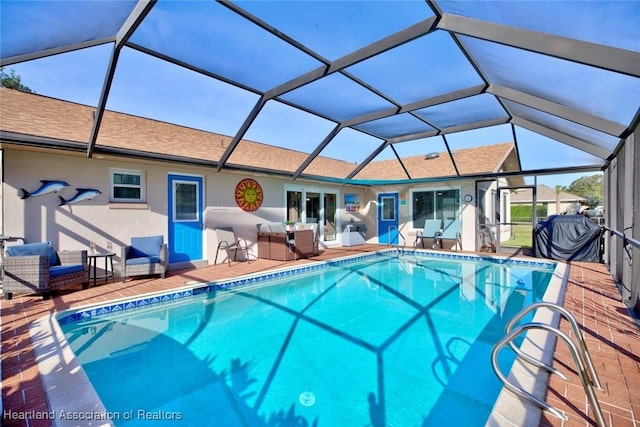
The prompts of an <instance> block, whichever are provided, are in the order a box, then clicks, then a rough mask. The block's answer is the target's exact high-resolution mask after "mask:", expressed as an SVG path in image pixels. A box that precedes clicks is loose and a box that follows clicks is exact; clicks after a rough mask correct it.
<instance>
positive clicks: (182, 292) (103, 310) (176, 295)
mask: <svg viewBox="0 0 640 427" xmlns="http://www.w3.org/2000/svg"><path fill="white" fill-rule="evenodd" d="M396 254H402V255H413V256H418V257H423V258H430V259H441V260H452V261H486V262H492V263H496V264H506V265H513V266H517V267H526V268H539V269H545V270H547V269H548V270H550V271H553V270H554V269H555V267H556V265H557V263H556V262H553V261H533V260H528V259H520V258H504V257H493V256H481V255H463V254H456V253H451V252H435V251H428V250H419V249H418V250H416V249H405V248H393V249H385V250H381V251H377V252H371V253H368V254H365V255H354V256H349V257H344V258H338V259H334V260H329V261H322V262H316V263H312V264H307V265H302V266H298V267H293V268H288V269H282V270H275V271H272V272H268V273H260V274H257V275H249V276H242V277H239V278H234V279H227V280H223V281H211V282H208V283H198V284H194V285H192V287H190V288H184V287H182V288H181V289H177V290H173V291H166V292H163V293H158V294H153V295H141V296H139V297H137V298H136V297H132V298H133V299H128V300H125V301H116V302H111V303H102V304H101V305H98V306H91V307H85V308H79V309H71V310H65V311H62V312H60V313H58V314H57V315H56V316H55V317H56V319H57V321H58V323H59V324H60V325H68V324H70V323H75V322H79V321H87V320H91V319H93V318H96V317H100V316H106V315H108V314H114V313H120V312H123V311H125V310H131V309H137V308H146V307H149V306H152V305H155V304H162V303H167V302H175V301H179V300H181V299H183V298H187V297H190V296H195V295H201V294H206V293H209V292H214V291H220V290H231V289H235V288H238V287H246V286H255V285H258V284H260V283H262V282H264V281H267V280H272V279H275V280H277V279H282V278H286V277H289V276H292V275H298V274H305V273H311V272H315V271H318V270H322V269H326V268H330V267H336V266H341V265H345V264H353V263H357V262H361V261H366V260H369V259H373V258H377V257H380V256H388V255H396Z"/></svg>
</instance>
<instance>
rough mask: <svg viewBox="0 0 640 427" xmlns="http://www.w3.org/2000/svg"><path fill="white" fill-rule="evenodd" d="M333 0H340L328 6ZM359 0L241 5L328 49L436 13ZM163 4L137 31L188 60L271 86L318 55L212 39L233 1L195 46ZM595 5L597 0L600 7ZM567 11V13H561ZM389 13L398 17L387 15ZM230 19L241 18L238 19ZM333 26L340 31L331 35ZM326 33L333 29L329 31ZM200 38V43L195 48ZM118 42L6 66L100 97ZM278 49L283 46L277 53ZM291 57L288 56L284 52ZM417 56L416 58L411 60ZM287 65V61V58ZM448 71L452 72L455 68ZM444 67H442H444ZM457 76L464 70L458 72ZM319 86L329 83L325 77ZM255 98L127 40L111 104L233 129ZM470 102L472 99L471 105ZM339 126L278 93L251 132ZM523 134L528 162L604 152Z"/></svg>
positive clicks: (340, 142) (286, 135)
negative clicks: (357, 10)
mask: <svg viewBox="0 0 640 427" xmlns="http://www.w3.org/2000/svg"><path fill="white" fill-rule="evenodd" d="M331 3H333V4H332V6H331V7H330V6H329V5H331ZM543 3H544V4H547V3H545V2H543ZM352 4H355V3H349V2H344V3H340V2H337V3H336V2H330V3H328V4H320V3H317V4H316V5H317V7H316V8H315V9H314V15H310V14H305V6H306V5H308V3H305V2H290V3H289V6H290V9H291V10H290V11H289V13H291V14H292V15H296V16H298V17H301V18H300V19H293V20H292V19H287V16H286V14H283V13H279V14H274V13H272V12H273V11H272V8H269V7H268V3H265V2H241V3H240V5H241V6H243V7H247V8H248V9H250V10H251V12H252V13H255V14H256V15H258V16H260V17H261V18H262V19H267V20H268V22H270V23H271V24H272V25H277V26H278V28H279V29H280V28H282V29H284V30H286V32H287V34H291V35H293V36H295V37H298V38H299V39H301V40H302V41H303V42H304V43H306V44H307V45H308V46H310V47H312V48H314V49H316V50H317V51H318V52H320V53H321V54H322V55H324V56H325V57H327V58H330V59H335V58H338V57H340V56H342V55H344V54H345V53H347V52H350V51H353V50H355V49H357V48H359V47H360V46H362V45H364V44H366V43H370V42H371V41H374V40H376V39H379V38H380V37H384V36H385V35H387V34H390V33H393V32H395V31H397V30H398V29H400V28H402V27H403V26H406V25H408V24H411V23H413V22H414V21H415V20H416V18H415V15H416V11H420V12H424V11H425V10H426V13H425V15H424V16H427V15H428V13H429V11H428V10H427V9H425V8H426V5H425V4H424V3H423V2H402V3H395V4H396V6H397V5H398V4H401V5H402V7H400V8H398V7H396V6H394V7H393V9H389V7H390V5H391V4H393V3H388V2H379V3H378V2H373V3H367V5H368V6H371V5H375V6H376V7H375V8H371V7H369V8H368V9H363V10H366V11H367V13H368V16H360V15H353V14H351V15H350V14H349V13H348V12H349V10H350V9H353V7H352ZM159 5H161V7H157V6H156V8H154V12H152V14H150V16H149V18H148V22H147V23H145V24H144V26H143V27H141V28H140V33H139V34H138V33H137V34H136V35H135V36H134V37H133V39H132V40H133V41H139V42H145V41H146V42H147V43H148V44H149V45H154V46H153V47H154V48H164V49H169V50H171V49H174V50H175V54H176V55H182V56H184V58H183V59H185V60H187V59H193V58H194V55H198V52H202V48H205V47H206V49H207V52H208V54H207V55H201V58H200V57H199V58H197V60H198V61H199V64H201V65H202V66H203V67H213V66H215V67H219V70H218V69H216V70H217V71H218V72H228V73H231V74H233V75H234V76H238V79H239V80H240V81H241V82H244V83H245V84H247V85H251V86H254V87H256V88H258V89H260V90H264V89H268V88H270V87H272V86H273V85H276V84H278V83H280V82H283V81H286V80H287V79H288V78H289V77H287V76H283V75H281V74H279V73H283V72H284V71H283V70H286V72H291V71H290V69H289V68H287V67H289V66H290V67H291V69H292V70H294V73H293V75H297V74H301V73H302V72H303V71H304V70H308V69H312V68H313V67H314V66H315V65H314V61H309V57H307V56H306V55H297V54H292V53H291V47H290V46H285V47H277V48H274V46H278V45H277V43H276V44H273V43H271V41H270V40H263V38H259V37H256V36H255V35H254V36H251V37H252V40H259V42H256V43H254V44H260V46H252V50H251V53H255V52H256V51H257V52H258V53H259V55H258V58H257V59H255V61H254V62H250V61H249V62H241V61H247V58H248V57H249V56H246V55H245V56H243V55H241V54H242V53H243V52H240V53H238V52H237V51H242V50H243V49H245V48H246V47H245V46H244V45H243V44H242V43H240V42H241V41H242V39H237V40H232V41H231V42H233V43H237V44H235V45H231V46H230V45H226V44H221V43H214V44H212V43H210V42H209V40H211V39H215V37H223V36H227V35H228V33H229V32H230V31H231V30H232V29H235V30H236V31H237V29H238V27H239V26H238V23H237V22H235V20H236V19H237V17H235V16H233V15H232V14H230V12H229V11H227V10H225V9H222V10H221V11H220V12H216V13H217V14H216V16H215V19H217V22H218V24H217V25H216V26H213V28H212V29H210V30H208V33H207V34H206V37H204V38H203V39H202V40H196V41H195V43H196V44H197V45H196V46H191V45H190V42H189V41H188V40H180V39H179V37H177V36H176V35H180V34H183V31H185V29H184V28H183V26H184V24H185V22H188V23H189V24H190V25H189V26H190V27H191V28H192V27H193V19H194V13H195V12H194V11H191V14H190V15H189V14H188V13H187V12H182V13H184V14H185V21H181V22H178V23H176V22H169V16H168V14H169V12H174V11H176V10H182V9H181V8H178V6H179V2H161V3H159ZM202 7H208V6H204V3H202ZM336 7H338V8H339V7H344V8H345V9H344V13H336V10H335V8H336ZM448 7H451V8H452V9H453V10H456V8H461V9H464V8H466V7H468V5H467V4H466V3H465V2H452V3H451V4H450V6H448ZM590 7H591V6H590ZM294 9H295V10H294ZM597 9H598V8H597V7H596V8H595V11H596V12H597ZM391 10H392V11H393V13H394V14H396V15H395V19H387V18H388V17H389V16H388V15H389V13H391V12H390V11H391ZM541 10H543V11H544V8H541ZM280 12H282V11H280ZM536 13H538V12H536ZM196 16H197V13H196ZM559 16H560V17H562V13H560V15H559ZM186 18H189V19H186ZM556 18H557V17H556ZM349 19H358V20H362V21H363V22H366V21H365V19H373V21H369V22H377V21H376V20H378V21H379V23H380V25H377V26H376V25H372V28H376V29H377V30H378V31H377V32H376V31H371V32H368V33H363V32H360V33H354V32H350V31H351V28H353V27H354V26H351V27H350V26H349V22H352V21H349ZM421 19H422V17H421ZM498 19H503V20H513V19H517V17H516V18H514V17H512V16H506V17H498ZM556 21H557V22H556ZM319 22H320V23H321V24H326V25H328V26H331V28H329V31H327V29H326V28H318V29H317V31H316V27H319V25H318V23H319ZM389 22H391V23H392V24H389ZM314 23H315V26H314ZM561 24H562V19H555V20H554V22H553V23H552V25H554V26H557V27H558V28H560V29H562V31H569V32H571V31H572V30H571V29H568V30H565V29H564V27H563V26H562V25H561ZM202 25H204V23H203V24H202ZM607 25H608V24H607ZM230 26H231V27H233V28H230ZM356 27H357V26H356ZM178 29H179V30H180V31H178ZM305 29H306V32H305ZM158 34H163V35H174V37H170V38H169V41H166V40H165V41H164V42H163V41H162V40H161V38H160V37H158ZM328 35H331V36H333V37H334V38H333V39H330V37H329V36H328ZM567 35H571V34H567ZM336 36H341V37H336ZM245 37H249V35H245ZM323 37H325V38H324V39H323ZM327 37H329V39H327ZM278 42H279V41H278ZM274 43H275V42H274ZM155 44H157V46H155ZM198 44H199V45H200V46H199V47H200V48H201V50H198V49H197V47H198ZM232 48H233V49H232ZM427 48H431V47H428V46H426V45H425V47H424V51H426V49H427ZM110 50H111V46H110V45H106V46H99V47H94V48H90V49H84V50H80V51H76V52H71V53H67V54H63V55H57V56H53V57H49V58H43V59H39V60H34V61H31V62H28V63H21V64H15V65H11V66H9V67H6V69H5V71H8V70H11V69H13V70H15V71H16V72H17V73H18V74H19V75H20V76H21V78H22V81H23V83H24V84H25V85H27V86H29V87H30V88H31V89H32V90H34V91H35V92H36V93H38V94H41V95H46V96H51V97H54V98H61V99H65V100H69V101H73V102H78V103H82V104H87V105H96V104H97V102H98V99H99V95H100V91H101V88H102V81H103V79H104V75H105V72H106V67H107V61H108V58H109V54H110ZM274 55H275V56H276V57H275V59H274ZM425 57H427V55H425ZM405 58H406V59H403V56H402V52H401V51H400V50H399V51H396V52H392V53H391V52H390V53H389V54H384V55H381V57H380V61H379V63H378V64H375V63H374V64H373V65H371V66H369V68H367V67H361V66H354V67H353V68H352V69H351V70H349V71H351V72H354V73H358V76H359V77H360V76H361V78H365V79H368V80H371V81H375V79H376V78H378V79H382V81H381V83H382V84H384V80H383V78H384V73H383V70H385V67H389V66H391V67H393V68H398V67H397V66H395V65H394V64H398V63H404V62H410V60H409V57H408V56H407V57H405ZM285 59H286V60H287V62H283V61H284V60H285ZM414 59H416V58H414ZM414 59H411V61H413V60H414ZM422 60H424V58H423V59H422ZM216 61H218V62H216ZM225 61H226V62H225ZM213 62H215V64H213ZM239 65H240V66H239ZM284 65H286V66H287V67H284ZM410 65H411V64H410ZM442 67H445V69H446V67H449V68H451V67H454V68H455V67H458V68H455V69H457V70H458V71H462V69H461V68H460V67H461V65H459V60H458V59H455V58H453V57H452V58H450V59H446V60H444V65H442ZM427 68H429V69H430V70H428V71H425V72H430V73H432V74H433V73H435V71H434V70H436V69H437V67H436V64H431V65H430V64H429V62H428V61H427V62H425V63H421V62H415V63H413V64H412V65H411V67H409V66H408V65H407V68H405V69H406V70H408V71H407V73H406V76H404V77H403V80H401V81H403V82H405V85H404V86H402V85H401V86H398V87H395V88H394V87H393V86H389V87H388V90H389V91H394V97H396V98H397V99H403V101H404V100H405V99H406V101H405V102H411V101H412V99H411V96H412V94H414V93H422V92H424V90H425V88H422V87H418V85H421V86H423V85H424V81H433V79H435V78H436V76H437V75H436V74H433V75H432V76H429V75H428V74H425V75H420V76H418V77H420V78H416V79H415V80H412V77H411V72H410V71H411V70H412V69H413V70H416V69H419V70H422V69H427ZM431 68H432V69H431ZM301 70H302V71H301ZM396 71H397V70H396ZM401 71H402V70H400V72H401ZM464 72H467V71H464ZM449 74H450V75H453V74H455V73H453V72H452V73H449ZM442 75H443V74H442V73H441V74H440V76H442ZM444 75H446V73H445V74H444ZM457 77H458V75H456V78H457ZM541 78H545V76H544V75H541ZM425 79H427V80H425ZM463 81H464V82H465V83H464V84H462V85H461V87H468V86H471V85H473V84H476V83H477V82H476V81H475V80H474V77H473V73H470V74H469V76H468V77H466V80H463ZM443 84H445V83H443ZM449 84H450V85H454V86H451V87H449V88H448V90H453V89H457V88H459V87H456V86H455V85H456V84H457V85H460V83H456V80H451V82H450V83H449ZM310 86H311V85H310ZM305 89H306V88H305ZM316 89H318V90H320V91H322V90H324V88H322V87H320V86H319V87H318V88H316ZM312 93H313V92H309V93H308V94H307V96H311V94H312ZM288 95H289V94H288ZM290 95H291V97H293V100H295V96H299V97H301V96H303V95H304V94H303V92H302V91H300V92H298V93H297V94H296V93H294V92H292V93H291V94H290ZM334 96H335V101H334V103H335V104H338V103H340V104H339V105H340V106H341V107H342V108H343V110H344V111H343V113H342V114H344V115H347V116H348V114H349V111H350V109H354V108H359V107H361V106H362V105H358V103H360V104H363V103H365V102H369V103H371V105H372V106H373V105H375V103H376V102H379V101H376V100H374V99H371V100H366V101H365V100H363V99H360V98H357V99H356V98H355V97H351V99H349V98H340V94H334ZM257 99H258V96H257V95H256V94H255V93H252V92H250V91H247V90H243V89H241V88H238V87H234V86H232V85H230V84H227V83H224V82H221V81H216V80H213V79H210V78H208V77H204V76H202V75H199V74H197V73H193V72H191V71H188V70H185V69H183V68H181V67H178V66H176V65H173V64H170V63H166V62H164V61H161V60H159V59H155V58H152V57H149V56H147V55H144V54H141V53H139V52H136V51H133V50H131V49H127V48H125V49H123V51H122V54H121V57H120V60H119V63H118V67H117V70H116V74H115V77H114V82H113V86H112V89H111V93H110V96H109V99H108V103H107V108H109V109H113V110H116V111H121V112H125V113H129V114H135V115H141V116H145V117H149V118H153V119H156V120H162V121H167V122H171V123H176V124H180V125H185V126H190V127H194V128H198V129H203V130H208V131H212V132H217V133H221V134H226V135H234V134H235V133H236V132H237V130H238V128H239V127H240V125H241V124H242V122H243V121H244V119H245V117H246V116H247V114H248V113H249V112H250V111H251V109H252V108H253V106H254V104H255V102H256V101H257ZM479 105H480V104H479ZM319 108H323V106H321V105H319ZM465 108H474V107H473V106H470V107H469V106H465ZM480 109H481V107H478V110H480ZM479 113H480V111H479ZM334 126H335V123H334V122H332V121H330V120H326V119H323V118H320V117H317V116H314V115H312V114H309V113H306V112H302V111H299V110H297V109H295V108H292V107H290V106H287V105H285V104H282V103H278V102H274V101H270V102H269V103H267V105H266V106H265V108H264V109H263V110H262V112H261V114H260V115H259V116H258V119H257V120H256V121H255V122H254V123H253V125H252V126H251V127H250V129H249V131H248V133H247V134H246V135H245V138H247V139H251V140H255V141H259V142H263V143H267V144H272V145H279V146H286V147H289V148H292V149H297V150H300V151H303V152H307V153H310V152H311V151H313V149H314V148H315V147H316V146H317V145H318V144H319V143H320V142H321V141H322V140H323V139H324V137H325V136H326V135H327V134H328V133H329V132H330V130H331V129H332V128H333V127H334ZM516 135H517V137H518V142H519V149H520V154H521V158H522V160H523V167H524V168H525V169H543V168H546V167H553V168H555V167H571V166H581V165H593V164H598V163H600V162H601V160H600V159H597V158H595V157H594V156H591V155H589V154H586V153H584V152H581V151H579V150H576V149H574V148H571V147H568V146H565V145H563V144H560V143H558V142H555V141H553V140H551V139H548V138H545V137H542V136H540V135H537V134H535V133H533V132H530V131H527V130H525V129H523V128H518V127H516ZM512 139H513V137H512V133H511V127H510V126H509V125H502V126H497V127H492V128H485V129H479V130H475V131H469V132H460V133H455V134H450V135H447V141H448V143H449V144H450V147H451V149H452V150H454V151H455V150H456V149H460V148H466V147H473V146H479V145H485V144H491V143H502V142H508V141H511V140H512ZM382 142H383V141H382V140H380V139H378V138H374V137H372V136H369V135H366V134H363V133H361V132H357V131H353V130H344V131H342V132H341V133H340V134H338V136H337V137H336V138H335V140H334V141H333V142H332V143H331V144H329V146H328V147H327V148H326V149H325V151H323V152H322V155H326V156H329V157H336V158H341V159H345V160H347V161H351V162H354V163H356V162H361V161H363V160H364V159H365V158H366V157H367V156H368V155H369V154H370V153H371V152H372V151H373V150H374V149H375V148H376V147H378V146H379V145H380V144H381V143H382ZM395 148H396V149H397V151H398V152H399V154H400V155H401V156H409V155H419V154H424V153H426V152H430V151H444V144H443V142H442V138H441V137H436V138H429V139H426V140H419V141H411V142H406V143H401V144H397V145H396V146H395ZM390 155H392V153H391V152H390V150H387V151H385V152H383V153H382V155H381V156H382V157H389V156H390ZM591 174H592V173H587V174H568V175H562V176H541V177H539V179H538V182H539V183H541V184H545V185H549V186H551V187H553V186H555V185H556V184H559V185H565V186H568V185H569V184H570V183H571V182H572V181H573V180H575V179H577V178H578V177H580V176H583V175H591Z"/></svg>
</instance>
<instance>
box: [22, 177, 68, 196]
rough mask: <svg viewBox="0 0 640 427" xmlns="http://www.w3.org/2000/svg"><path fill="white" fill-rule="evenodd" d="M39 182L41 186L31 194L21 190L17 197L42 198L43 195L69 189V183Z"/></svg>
mask: <svg viewBox="0 0 640 427" xmlns="http://www.w3.org/2000/svg"><path fill="white" fill-rule="evenodd" d="M40 182H41V183H42V185H41V186H40V188H38V189H37V190H36V191H34V192H33V193H30V192H29V191H27V190H25V189H24V188H21V189H20V191H19V192H18V195H19V196H20V198H21V199H28V198H29V197H36V196H42V195H43V194H49V193H57V192H58V191H60V190H62V189H63V188H64V187H69V183H68V182H66V181H47V180H40Z"/></svg>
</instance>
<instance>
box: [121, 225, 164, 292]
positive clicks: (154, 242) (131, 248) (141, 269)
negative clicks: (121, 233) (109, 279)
mask: <svg viewBox="0 0 640 427" xmlns="http://www.w3.org/2000/svg"><path fill="white" fill-rule="evenodd" d="M167 259H168V256H167V244H166V243H165V242H164V237H163V236H161V235H160V236H145V237H132V238H131V244H130V245H128V246H124V247H123V248H122V258H121V260H120V264H121V269H122V270H121V271H122V272H121V275H120V279H121V280H122V282H123V283H124V281H125V280H127V277H131V276H148V275H151V274H159V275H160V277H161V278H162V279H164V277H165V273H166V271H167V265H168V264H167Z"/></svg>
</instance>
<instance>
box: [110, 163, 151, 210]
mask: <svg viewBox="0 0 640 427" xmlns="http://www.w3.org/2000/svg"><path fill="white" fill-rule="evenodd" d="M109 177H110V183H111V185H110V187H111V188H110V192H109V201H111V202H144V201H146V188H145V179H144V177H145V175H144V172H142V171H137V170H126V169H110V170H109Z"/></svg>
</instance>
